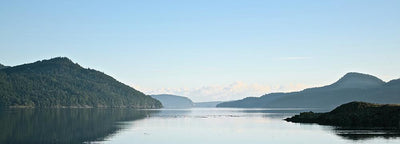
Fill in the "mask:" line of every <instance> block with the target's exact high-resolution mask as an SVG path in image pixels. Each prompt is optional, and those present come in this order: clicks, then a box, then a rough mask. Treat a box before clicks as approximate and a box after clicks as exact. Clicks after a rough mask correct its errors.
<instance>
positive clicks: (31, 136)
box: [0, 108, 400, 144]
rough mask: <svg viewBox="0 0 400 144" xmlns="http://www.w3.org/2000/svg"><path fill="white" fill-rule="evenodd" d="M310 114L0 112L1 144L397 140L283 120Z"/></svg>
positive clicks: (386, 133)
mask: <svg viewBox="0 0 400 144" xmlns="http://www.w3.org/2000/svg"><path fill="white" fill-rule="evenodd" d="M310 110H311V109H223V108H220V109H216V108H195V109H160V110H134V109H7V110H0V143H84V142H104V143H118V144H119V143H142V144H144V143H164V144H167V143H172V144H187V143H231V144H235V143H238V144H241V143H248V142H250V141H251V143H326V142H327V141H329V142H331V143H358V141H360V140H362V143H381V142H382V140H385V141H384V142H385V143H398V142H399V140H400V139H399V138H400V132H399V130H396V129H392V130H388V129H353V128H338V127H331V126H321V125H317V124H299V123H290V122H286V121H284V120H283V119H284V118H287V117H291V116H293V115H295V114H298V113H300V112H304V111H310ZM312 111H317V110H315V109H313V110H312ZM320 111H322V112H323V111H324V110H320ZM141 119H143V120H141ZM182 136H184V137H182ZM205 138H206V139H205ZM310 140H313V141H311V142H310ZM386 140H388V141H386Z"/></svg>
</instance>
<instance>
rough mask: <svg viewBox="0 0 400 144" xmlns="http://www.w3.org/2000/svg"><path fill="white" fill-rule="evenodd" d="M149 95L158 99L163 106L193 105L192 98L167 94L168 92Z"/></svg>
mask: <svg viewBox="0 0 400 144" xmlns="http://www.w3.org/2000/svg"><path fill="white" fill-rule="evenodd" d="M150 96H151V97H153V98H155V99H157V100H159V101H160V102H161V103H162V105H163V106H164V108H191V107H193V106H194V103H193V101H192V100H190V99H189V98H187V97H183V96H177V95H169V94H159V95H150Z"/></svg>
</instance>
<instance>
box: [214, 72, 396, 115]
mask: <svg viewBox="0 0 400 144" xmlns="http://www.w3.org/2000/svg"><path fill="white" fill-rule="evenodd" d="M351 101H364V102H371V103H391V104H395V103H400V80H393V81H390V82H388V83H385V82H383V81H382V80H380V79H379V78H377V77H374V76H371V75H366V74H361V73H354V72H352V73H348V74H346V75H345V76H343V77H342V78H341V79H339V80H338V81H337V82H335V83H333V84H331V85H328V86H324V87H318V88H309V89H305V90H303V91H300V92H290V93H271V94H266V95H263V96H261V97H250V98H245V99H242V100H237V101H231V102H224V103H221V104H219V105H217V107H247V108H248V107H254V108H257V107H308V108H309V107H317V108H334V107H336V106H339V105H341V104H343V103H347V102H351Z"/></svg>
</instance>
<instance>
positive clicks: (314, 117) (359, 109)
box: [285, 102, 400, 129]
mask: <svg viewBox="0 0 400 144" xmlns="http://www.w3.org/2000/svg"><path fill="white" fill-rule="evenodd" d="M285 120H286V121H289V122H295V123H317V124H321V125H332V126H341V127H380V128H396V129H400V105H395V104H372V103H366V102H350V103H346V104H343V105H341V106H339V107H337V108H335V109H334V110H332V111H330V112H327V113H314V112H311V111H310V112H303V113H300V114H299V115H295V116H293V117H290V118H286V119H285Z"/></svg>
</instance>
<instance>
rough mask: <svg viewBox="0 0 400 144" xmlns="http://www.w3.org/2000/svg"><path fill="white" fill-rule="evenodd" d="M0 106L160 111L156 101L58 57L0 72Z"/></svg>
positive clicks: (158, 103) (107, 77) (94, 71)
mask: <svg viewBox="0 0 400 144" xmlns="http://www.w3.org/2000/svg"><path fill="white" fill-rule="evenodd" d="M0 106H1V107H132V108H160V107H162V105H161V103H160V102H159V101H158V100H155V99H153V98H151V97H150V96H147V95H145V94H143V93H141V92H139V91H137V90H135V89H133V88H131V87H129V86H127V85H125V84H123V83H121V82H118V81H117V80H115V79H114V78H112V77H110V76H108V75H106V74H104V73H102V72H99V71H96V70H92V69H85V68H82V67H81V66H80V65H78V64H75V63H73V62H72V61H71V60H69V59H68V58H62V57H58V58H53V59H50V60H43V61H37V62H35V63H30V64H23V65H19V66H14V67H8V68H4V69H0Z"/></svg>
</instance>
